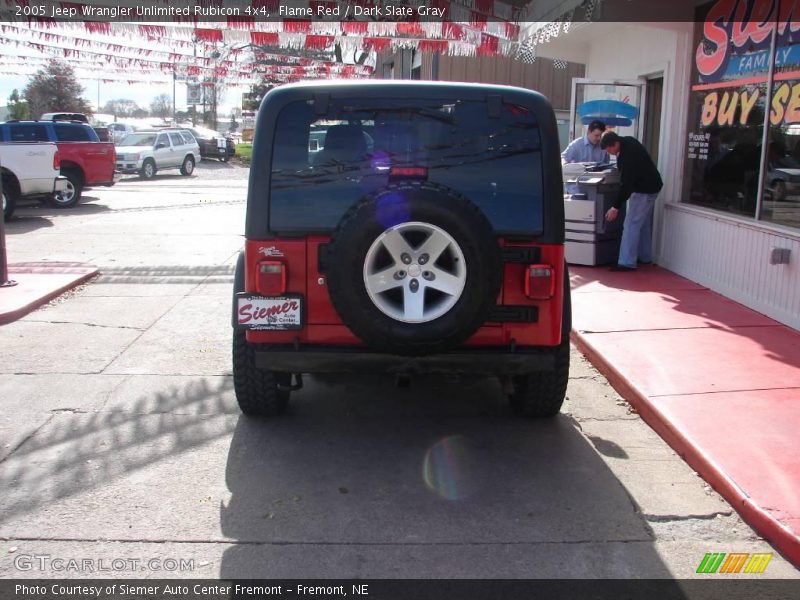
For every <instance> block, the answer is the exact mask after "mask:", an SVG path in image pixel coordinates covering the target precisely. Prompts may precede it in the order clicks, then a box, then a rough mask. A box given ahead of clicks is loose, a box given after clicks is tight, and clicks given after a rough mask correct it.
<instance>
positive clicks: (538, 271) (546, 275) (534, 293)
mask: <svg viewBox="0 0 800 600" xmlns="http://www.w3.org/2000/svg"><path fill="white" fill-rule="evenodd" d="M555 291H556V274H555V272H554V271H553V267H551V266H550V265H530V266H529V267H528V268H527V269H526V270H525V295H526V296H527V297H528V298H530V299H531V300H549V299H550V298H552V297H553V295H554V294H555Z"/></svg>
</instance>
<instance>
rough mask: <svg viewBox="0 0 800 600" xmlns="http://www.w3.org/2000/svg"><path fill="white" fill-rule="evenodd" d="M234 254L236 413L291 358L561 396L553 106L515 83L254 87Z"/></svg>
mask: <svg viewBox="0 0 800 600" xmlns="http://www.w3.org/2000/svg"><path fill="white" fill-rule="evenodd" d="M245 237H246V242H245V247H244V250H243V251H242V253H241V255H240V256H239V261H238V263H237V265H236V273H235V281H234V298H233V326H234V333H233V377H234V387H235V390H236V397H237V400H238V402H239V407H240V408H241V410H242V411H243V412H244V413H245V414H248V415H276V414H280V413H281V412H283V411H284V410H285V408H286V405H287V402H288V400H289V394H290V391H291V390H293V389H297V388H298V387H299V386H300V385H301V384H302V379H301V374H303V373H333V372H339V373H341V372H345V373H354V374H356V373H365V372H385V373H395V374H398V375H409V374H416V373H426V372H441V373H448V372H449V373H470V374H486V375H493V376H497V377H499V378H500V379H501V380H502V382H503V389H504V390H506V392H507V393H508V394H509V397H510V400H511V406H512V407H513V408H514V410H515V411H516V412H517V413H519V414H521V415H525V416H532V417H546V416H552V415H555V414H556V413H558V411H559V410H560V408H561V405H562V403H563V401H564V394H565V391H566V386H567V379H568V376H569V331H570V327H571V317H570V296H569V279H568V276H567V272H566V265H565V262H564V203H563V191H562V182H561V167H560V153H559V144H558V134H557V132H556V123H555V117H554V115H553V110H552V108H551V107H550V105H549V103H548V102H547V100H546V99H545V98H544V97H543V96H541V95H540V94H538V93H536V92H532V91H529V90H524V89H520V88H513V87H504V86H489V85H468V84H451V83H427V82H426V83H422V82H384V81H380V82H352V83H343V82H325V83H304V84H295V85H286V86H282V87H279V88H276V89H273V90H272V91H270V92H269V93H268V94H267V95H266V97H265V98H264V101H263V102H262V104H261V109H260V114H259V116H258V122H257V127H256V132H255V139H254V144H253V157H252V165H251V170H250V182H249V189H248V196H247V222H246V236H245Z"/></svg>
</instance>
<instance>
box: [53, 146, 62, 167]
mask: <svg viewBox="0 0 800 600" xmlns="http://www.w3.org/2000/svg"><path fill="white" fill-rule="evenodd" d="M53 168H54V169H55V170H56V171H60V170H61V157H60V156H59V155H58V150H56V153H55V154H53Z"/></svg>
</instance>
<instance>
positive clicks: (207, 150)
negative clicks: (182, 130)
mask: <svg viewBox="0 0 800 600" xmlns="http://www.w3.org/2000/svg"><path fill="white" fill-rule="evenodd" d="M186 129H188V130H189V131H191V132H192V135H193V136H194V138H195V139H196V140H197V143H198V144H199V145H200V156H202V157H203V158H218V159H219V160H220V161H221V162H227V161H228V160H229V159H230V157H231V156H233V155H235V154H236V144H235V143H234V141H233V140H232V139H231V138H229V137H225V136H224V135H222V134H221V133H218V132H216V131H214V130H213V129H207V128H206V127H187V128H186Z"/></svg>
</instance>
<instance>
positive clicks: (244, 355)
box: [233, 330, 289, 417]
mask: <svg viewBox="0 0 800 600" xmlns="http://www.w3.org/2000/svg"><path fill="white" fill-rule="evenodd" d="M233 388H234V391H235V393H236V401H237V402H238V404H239V409H240V410H241V411H242V412H243V413H244V414H246V415H248V416H261V417H275V416H278V415H282V414H283V413H284V412H286V407H287V406H288V404H289V391H288V390H281V389H278V377H277V376H276V374H275V373H273V372H272V371H266V370H264V369H259V368H257V367H256V361H255V348H254V347H253V345H252V344H249V343H248V342H247V340H246V338H245V332H244V331H239V330H234V332H233Z"/></svg>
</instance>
